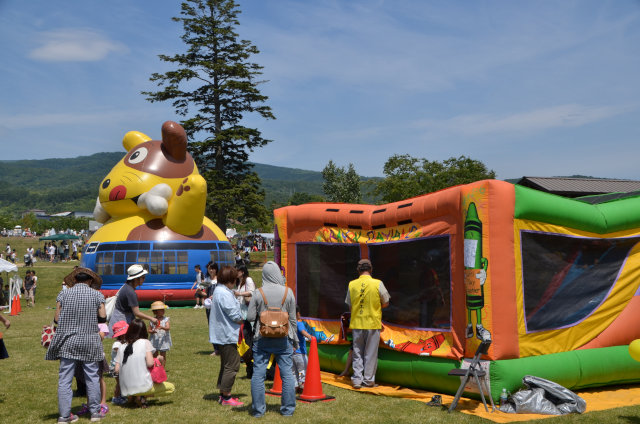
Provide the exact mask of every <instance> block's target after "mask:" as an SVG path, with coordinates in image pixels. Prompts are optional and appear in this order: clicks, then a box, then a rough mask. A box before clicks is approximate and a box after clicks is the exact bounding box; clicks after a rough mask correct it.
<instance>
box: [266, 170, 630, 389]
mask: <svg viewBox="0 0 640 424" xmlns="http://www.w3.org/2000/svg"><path fill="white" fill-rule="evenodd" d="M274 214H275V222H276V251H275V253H276V260H279V261H280V264H281V266H282V268H283V270H284V272H285V276H286V278H287V284H288V286H289V287H291V288H292V289H294V290H295V292H296V296H297V300H298V303H299V305H300V308H301V312H302V315H303V317H304V319H305V322H306V325H307V327H308V329H309V330H310V331H312V332H313V333H314V334H315V335H316V336H317V337H318V340H319V341H321V343H320V344H319V345H318V347H319V354H320V361H321V366H322V367H323V368H324V369H325V370H328V371H333V372H340V371H342V369H343V368H344V363H345V359H346V357H347V353H348V349H349V345H348V342H347V341H346V340H345V337H344V331H341V324H340V316H341V314H343V313H344V312H346V311H347V306H346V304H345V297H346V292H347V286H348V283H349V281H350V280H352V279H354V278H357V273H356V264H357V262H358V260H359V259H361V258H369V259H370V260H371V261H372V263H373V273H372V275H373V277H374V278H378V279H380V280H382V281H383V282H384V284H385V286H386V287H387V289H388V291H389V293H390V295H391V302H390V306H389V307H388V308H386V309H384V310H383V330H382V332H381V349H380V351H379V363H378V374H377V378H378V379H379V380H380V381H384V382H387V383H392V384H398V385H402V386H405V387H415V388H423V389H427V390H433V391H438V392H441V393H455V392H456V390H457V388H458V386H459V385H460V379H459V378H458V377H451V376H448V375H447V374H448V372H449V371H450V370H451V369H453V368H457V367H465V363H467V364H468V362H469V359H470V358H472V357H473V356H474V354H475V352H476V349H477V347H478V346H479V344H480V339H482V338H491V340H492V344H491V346H490V349H489V351H488V354H487V355H485V356H483V357H482V359H483V362H482V366H483V367H485V368H486V369H487V370H488V373H487V379H488V383H489V386H490V389H491V393H492V395H493V397H494V398H495V399H497V398H498V396H499V394H500V392H501V391H502V389H503V388H506V389H507V390H508V391H515V390H517V389H518V388H519V387H520V386H521V382H522V377H523V376H525V375H533V376H538V377H542V378H546V379H549V380H552V381H555V382H556V383H558V384H561V385H563V386H565V387H567V388H569V389H580V388H587V387H594V386H604V385H611V384H625V383H635V382H639V381H640V366H638V363H637V362H635V361H634V360H633V359H632V358H631V356H630V355H629V346H628V345H629V343H630V342H631V341H633V340H634V339H638V338H640V289H639V286H640V244H639V242H640V196H636V197H629V198H624V199H620V200H614V201H609V202H602V203H597V202H595V204H590V203H587V202H583V201H580V200H571V199H567V198H563V197H559V196H556V195H552V194H547V193H543V192H539V191H536V190H533V189H529V188H526V187H522V186H518V185H513V184H510V183H507V182H503V181H497V180H486V181H479V182H476V183H473V184H468V185H463V186H456V187H452V188H449V189H446V190H442V191H439V192H436V193H431V194H427V195H424V196H420V197H415V198H412V199H408V200H405V201H401V202H396V203H390V204H386V205H377V206H375V205H353V204H329V203H315V204H306V205H300V206H289V207H285V208H280V209H277V210H276V211H274ZM466 392H467V395H470V396H474V394H473V393H474V388H473V387H472V386H468V388H467V390H466Z"/></svg>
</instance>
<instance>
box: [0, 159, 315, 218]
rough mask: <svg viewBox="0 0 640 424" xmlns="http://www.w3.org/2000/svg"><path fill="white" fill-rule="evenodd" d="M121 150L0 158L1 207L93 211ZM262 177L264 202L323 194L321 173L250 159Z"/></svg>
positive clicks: (14, 211) (11, 210) (7, 209)
mask: <svg viewBox="0 0 640 424" xmlns="http://www.w3.org/2000/svg"><path fill="white" fill-rule="evenodd" d="M122 156H123V153H122V152H106V153H96V154H94V155H91V156H80V157H77V158H70V159H41V160H16V161H0V212H3V213H11V214H18V213H21V212H23V211H25V210H29V209H43V210H45V211H46V212H48V213H56V212H62V211H93V207H94V206H95V201H96V197H97V195H98V187H99V185H100V182H101V181H102V179H103V178H104V177H105V176H106V175H107V174H108V173H109V171H110V170H111V168H113V166H114V165H115V164H116V163H118V161H119V160H120V159H122ZM253 165H254V170H255V171H256V173H257V174H258V176H259V177H260V179H261V180H262V187H263V189H264V190H265V202H264V203H265V206H267V207H269V206H270V205H271V204H272V203H273V202H275V203H276V204H280V205H282V204H286V203H287V201H288V200H289V198H290V197H291V195H293V193H296V192H305V193H309V194H317V195H322V194H323V193H322V181H323V180H322V173H321V172H316V171H306V170H303V169H296V168H286V167H282V166H272V165H265V164H260V163H254V164H253Z"/></svg>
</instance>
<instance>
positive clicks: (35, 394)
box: [0, 238, 640, 424]
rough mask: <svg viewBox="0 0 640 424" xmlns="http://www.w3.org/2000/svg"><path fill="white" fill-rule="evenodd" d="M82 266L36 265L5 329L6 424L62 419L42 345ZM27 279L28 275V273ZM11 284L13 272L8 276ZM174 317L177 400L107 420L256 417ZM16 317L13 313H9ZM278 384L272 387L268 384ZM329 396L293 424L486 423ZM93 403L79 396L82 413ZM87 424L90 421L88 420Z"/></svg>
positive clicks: (0, 379) (175, 311)
mask: <svg viewBox="0 0 640 424" xmlns="http://www.w3.org/2000/svg"><path fill="white" fill-rule="evenodd" d="M7 240H8V241H9V242H10V243H11V245H12V247H14V248H16V252H17V253H18V258H22V255H23V254H24V251H25V249H26V247H27V246H28V245H30V244H32V245H33V246H34V248H35V247H36V246H37V245H39V244H40V243H39V242H38V241H37V240H35V239H31V240H22V239H16V238H11V239H6V238H2V239H0V247H4V246H6V243H7ZM252 260H253V261H254V263H255V266H256V267H255V269H252V272H251V275H252V277H253V278H254V279H255V280H256V282H258V283H259V282H260V273H259V269H258V268H257V266H258V265H259V264H260V263H261V262H263V261H264V253H260V254H254V255H252ZM75 264H77V262H75V263H74V262H71V263H62V264H49V263H43V262H38V263H36V265H35V266H34V269H35V270H36V271H37V275H38V277H39V280H38V289H37V295H36V306H35V307H34V308H27V307H26V305H25V303H24V302H23V309H22V313H21V314H20V315H19V316H15V317H9V318H10V319H11V328H10V329H9V330H6V331H4V329H3V328H2V327H1V326H0V331H3V332H4V340H5V343H6V346H7V349H8V351H9V355H10V358H9V359H6V360H3V361H0V423H34V422H55V420H56V418H57V411H58V409H57V395H56V390H57V381H58V375H57V367H58V363H57V362H54V361H45V360H44V354H45V350H44V349H43V348H42V347H41V346H40V331H41V330H42V326H43V325H46V324H48V323H50V322H51V320H52V318H53V313H54V306H55V297H56V295H57V293H58V291H59V289H60V285H61V282H62V278H63V277H64V276H65V275H66V274H67V273H68V272H69V271H70V270H71V269H72V268H73V265H75ZM20 275H21V276H24V270H23V269H22V268H21V270H20ZM3 278H5V279H6V275H3ZM167 315H168V316H169V317H171V322H172V326H171V337H172V339H173V343H174V345H173V348H172V349H171V350H170V351H169V353H168V356H167V370H168V375H169V381H171V382H173V383H174V384H175V385H176V393H175V394H174V395H173V396H170V397H166V398H160V399H158V400H156V401H151V402H150V407H149V408H148V409H146V410H141V409H135V408H130V407H118V406H113V407H111V404H109V405H110V407H111V411H110V412H109V413H108V414H107V418H105V422H109V423H136V422H146V423H162V422H165V423H177V422H184V423H210V422H219V423H227V422H229V423H233V422H247V421H250V420H252V418H250V417H249V415H248V406H249V404H250V402H251V396H250V381H249V380H248V379H247V378H246V372H245V370H244V367H241V369H240V372H239V374H238V378H237V379H236V384H235V386H234V395H237V396H238V397H239V398H240V400H242V401H244V402H245V406H244V407H241V408H235V409H229V408H225V407H222V406H220V405H218V403H217V402H215V400H216V399H217V390H216V389H215V383H216V380H217V376H218V369H219V366H220V361H219V359H218V358H217V357H211V356H209V354H210V353H211V345H210V344H209V343H208V341H207V340H208V332H207V324H206V320H205V313H204V311H203V310H199V309H198V310H194V309H192V308H172V309H169V310H168V311H167ZM5 316H8V315H5ZM111 343H112V341H111V340H106V341H105V343H104V345H105V352H107V354H108V353H109V352H110V349H111ZM268 384H270V383H268ZM113 386H114V380H113V379H112V378H107V392H108V398H109V399H110V398H111V395H112V393H113ZM323 390H324V392H325V393H326V394H329V395H332V396H335V397H336V400H335V401H332V402H325V403H315V404H303V403H298V405H297V408H296V412H295V415H294V417H293V419H292V420H287V421H292V422H313V423H316V422H326V423H332V424H336V423H340V424H345V423H363V422H366V423H393V422H395V423H398V422H403V423H412V424H418V423H456V424H459V423H478V422H485V420H482V419H480V418H476V417H473V416H469V415H467V414H462V413H459V412H454V413H452V414H448V413H447V412H446V411H442V410H437V409H435V408H431V407H428V406H425V405H424V404H423V403H420V402H416V401H411V400H403V399H393V398H385V397H381V396H372V395H368V394H364V393H358V392H355V391H351V390H343V389H339V388H336V387H333V386H329V385H323ZM82 402H85V400H84V399H80V398H74V401H73V407H74V410H76V409H77V408H79V407H80V404H81V403H82ZM278 405H279V398H274V397H269V396H267V408H268V412H267V415H266V416H265V417H264V418H262V419H261V420H260V421H261V422H267V423H270V422H280V421H281V420H282V417H281V416H280V414H278ZM79 422H88V419H86V418H85V419H82V418H81V420H80V421H79ZM544 422H545V423H549V424H553V423H558V422H562V423H570V422H580V423H582V422H587V423H614V422H617V423H640V406H634V407H626V408H618V409H613V410H609V411H604V412H594V413H589V414H583V415H573V416H567V417H558V418H552V419H549V420H546V421H544Z"/></svg>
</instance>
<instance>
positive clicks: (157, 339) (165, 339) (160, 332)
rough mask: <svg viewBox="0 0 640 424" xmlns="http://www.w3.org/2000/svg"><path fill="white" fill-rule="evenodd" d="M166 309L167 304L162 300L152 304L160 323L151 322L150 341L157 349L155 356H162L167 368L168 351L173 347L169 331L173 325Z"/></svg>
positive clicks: (152, 309) (154, 313)
mask: <svg viewBox="0 0 640 424" xmlns="http://www.w3.org/2000/svg"><path fill="white" fill-rule="evenodd" d="M165 309H167V305H165V303H164V302H162V301H160V300H158V301H156V302H153V303H152V304H151V311H152V312H153V315H154V316H155V317H156V319H157V320H158V323H157V324H154V323H153V322H149V341H150V342H151V345H152V346H153V347H154V348H155V350H156V351H155V353H154V354H153V356H154V357H157V356H160V357H161V359H160V360H161V361H162V363H163V364H164V366H165V368H166V367H167V365H166V363H167V351H168V350H169V349H171V346H172V343H171V333H170V332H169V330H170V328H171V326H170V324H169V317H167V316H165V315H164V311H165Z"/></svg>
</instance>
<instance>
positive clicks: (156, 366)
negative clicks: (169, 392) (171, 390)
mask: <svg viewBox="0 0 640 424" xmlns="http://www.w3.org/2000/svg"><path fill="white" fill-rule="evenodd" d="M149 374H151V381H153V384H159V383H164V382H165V381H167V372H166V371H165V370H164V365H162V363H161V362H160V360H159V359H158V358H153V366H152V367H150V368H149Z"/></svg>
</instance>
